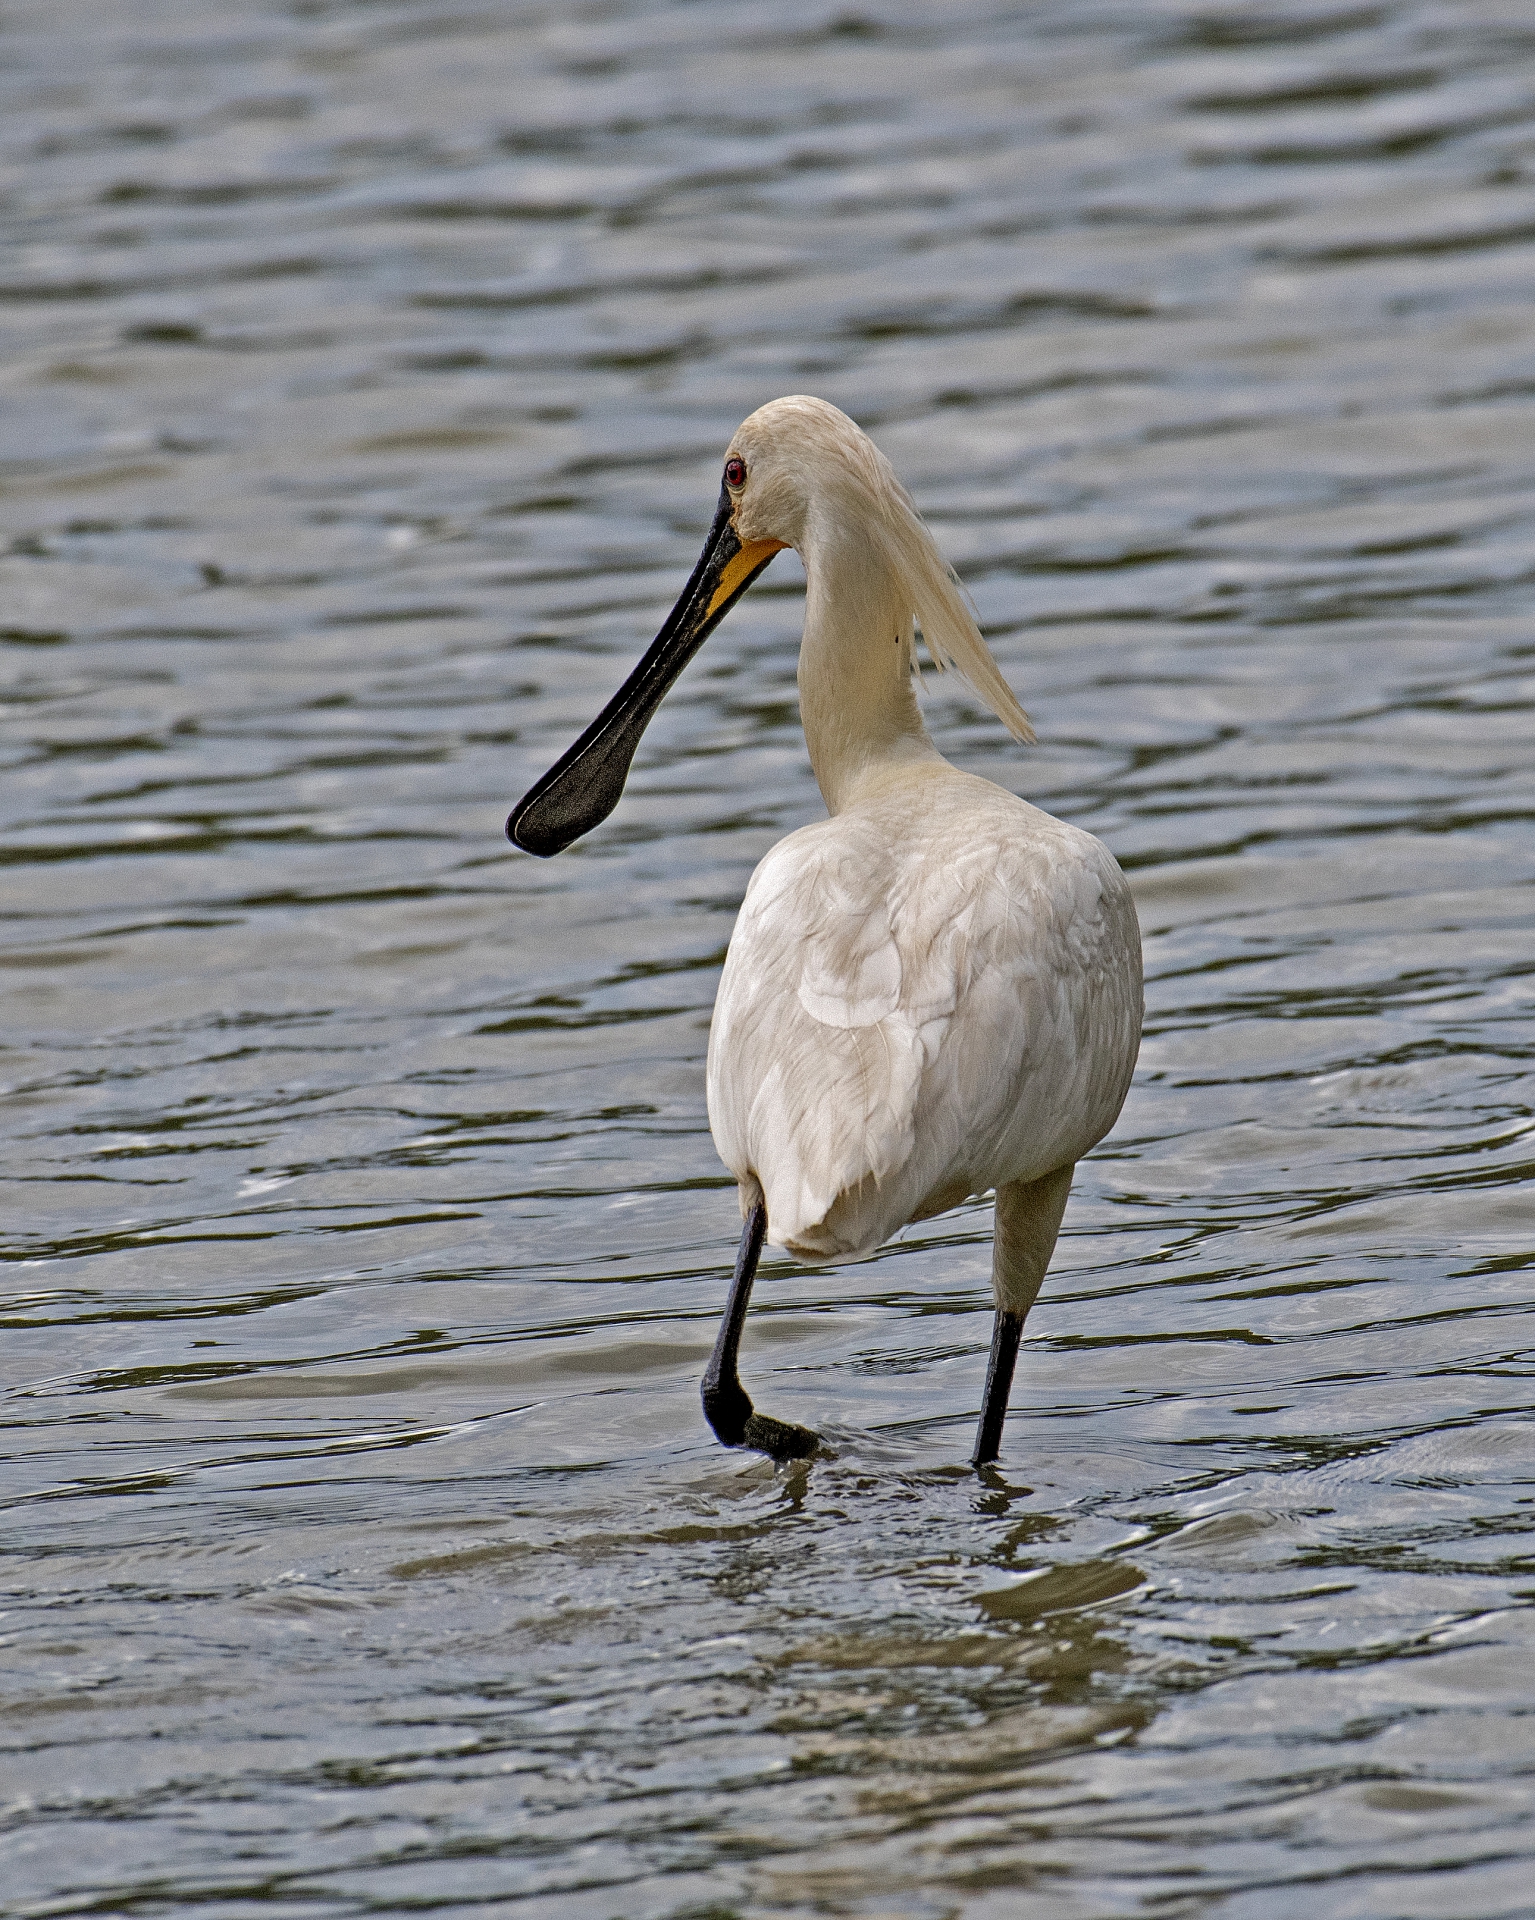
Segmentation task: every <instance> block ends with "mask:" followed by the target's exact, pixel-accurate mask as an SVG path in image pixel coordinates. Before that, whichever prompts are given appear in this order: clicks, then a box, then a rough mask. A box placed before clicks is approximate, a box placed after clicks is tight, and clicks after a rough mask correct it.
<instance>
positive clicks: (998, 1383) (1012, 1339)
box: [970, 1308, 1023, 1467]
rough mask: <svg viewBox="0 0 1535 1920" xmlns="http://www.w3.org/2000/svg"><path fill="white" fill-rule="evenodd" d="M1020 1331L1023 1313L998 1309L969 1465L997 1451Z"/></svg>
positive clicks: (980, 1464) (989, 1458) (983, 1463)
mask: <svg viewBox="0 0 1535 1920" xmlns="http://www.w3.org/2000/svg"><path fill="white" fill-rule="evenodd" d="M1022 1332H1023V1315H1022V1314H1021V1313H1004V1312H1002V1310H1001V1308H998V1310H997V1317H996V1320H995V1321H994V1322H993V1323H992V1329H991V1359H990V1360H989V1361H988V1362H987V1364H986V1398H985V1400H984V1402H983V1403H982V1406H981V1424H980V1426H979V1427H978V1428H977V1429H976V1435H975V1452H974V1453H973V1454H972V1455H971V1457H970V1464H971V1466H973V1467H984V1466H987V1465H989V1464H990V1462H991V1461H993V1460H995V1459H996V1457H997V1454H998V1453H999V1452H1000V1450H1001V1447H1002V1422H1003V1421H1004V1420H1005V1419H1006V1418H1007V1396H1008V1395H1009V1394H1010V1393H1011V1392H1012V1390H1013V1365H1014V1362H1015V1361H1016V1360H1017V1358H1018V1340H1019V1336H1020V1335H1021V1334H1022Z"/></svg>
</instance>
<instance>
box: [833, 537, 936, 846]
mask: <svg viewBox="0 0 1535 1920" xmlns="http://www.w3.org/2000/svg"><path fill="white" fill-rule="evenodd" d="M801 558H802V559H803V560H804V562H805V636H804V639H803V640H802V641H801V642H800V650H799V704H800V719H801V721H802V722H803V724H804V728H805V744H806V745H807V746H808V747H809V749H810V765H811V767H812V768H813V769H814V772H815V777H816V783H817V785H818V786H819V787H820V789H821V794H822V797H823V798H824V799H825V801H826V805H827V809H828V811H829V812H831V813H840V812H841V811H842V809H843V808H844V807H846V806H848V805H849V804H850V803H851V802H852V801H853V799H854V798H855V797H856V795H857V792H858V789H859V787H860V786H861V785H862V784H863V783H864V782H865V781H866V780H867V779H869V778H871V777H876V776H877V775H878V774H879V773H880V772H882V771H883V770H884V769H885V768H886V767H888V766H889V765H890V764H891V763H892V762H895V761H899V760H916V759H920V760H936V759H937V758H938V750H937V748H936V747H935V746H934V745H933V743H932V741H931V739H930V738H929V737H928V731H927V728H926V727H925V726H924V725H923V724H922V715H921V712H920V710H919V709H918V706H917V696H916V690H915V688H914V687H913V685H912V673H911V658H912V656H911V608H910V606H909V605H903V604H902V596H901V594H900V592H899V589H898V587H897V584H896V581H895V579H894V577H893V576H892V575H891V573H890V570H889V567H888V565H887V564H886V563H885V560H884V557H883V555H882V554H881V553H880V552H879V550H878V549H877V547H876V546H875V544H874V543H873V542H872V541H871V540H869V539H868V538H867V537H866V536H864V535H862V534H860V533H858V532H856V531H851V530H849V529H847V528H845V527H837V528H833V529H829V530H827V531H825V532H822V533H820V534H819V535H818V536H817V535H812V536H811V537H808V538H807V539H806V541H805V543H804V545H803V547H802V548H801Z"/></svg>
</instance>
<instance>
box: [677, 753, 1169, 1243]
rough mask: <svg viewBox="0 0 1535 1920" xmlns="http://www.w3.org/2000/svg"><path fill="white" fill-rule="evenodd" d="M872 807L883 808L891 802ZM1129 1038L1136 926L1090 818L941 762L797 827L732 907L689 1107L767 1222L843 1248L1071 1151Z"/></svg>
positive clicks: (1124, 1061)
mask: <svg viewBox="0 0 1535 1920" xmlns="http://www.w3.org/2000/svg"><path fill="white" fill-rule="evenodd" d="M892 816H894V817H892ZM1139 1036H1140V943H1139V935H1138V932H1137V930H1136V927H1135V916H1134V910H1133V908H1132V907H1131V905H1130V901H1129V893H1128V889H1127V888H1126V887H1125V883H1124V879H1123V876H1122V875H1121V874H1120V872H1119V869H1118V868H1117V867H1116V866H1115V865H1114V862H1113V860H1112V859H1111V858H1110V857H1109V855H1108V853H1107V852H1106V850H1105V849H1104V848H1103V847H1102V846H1100V845H1099V843H1098V842H1097V841H1096V840H1094V839H1093V838H1092V837H1091V836H1090V835H1088V834H1084V833H1080V832H1078V831H1077V830H1076V829H1074V828H1071V827H1067V826H1064V825H1062V823H1061V822H1059V821H1056V820H1053V819H1051V818H1050V816H1049V815H1048V814H1044V813H1041V812H1039V811H1038V809H1036V808H1033V807H1030V806H1028V805H1027V804H1026V803H1025V802H1023V801H1020V800H1017V799H1015V798H1014V797H1013V796H1012V795H1011V794H1007V793H1004V792H1003V791H1002V790H1001V789H1000V788H997V787H993V786H991V785H990V784H989V783H987V782H984V781H979V780H973V779H971V778H970V777H968V776H966V775H963V774H958V773H955V772H954V771H953V770H952V769H949V768H944V769H943V770H942V774H941V776H940V775H935V776H934V778H933V779H931V780H923V781H921V782H920V784H919V785H918V786H917V787H916V788H913V786H912V785H910V784H907V785H905V786H903V788H902V789H901V790H900V791H899V792H897V793H896V794H894V795H893V796H891V797H889V798H887V799H885V800H884V801H883V802H876V803H875V804H874V805H872V806H869V807H867V808H858V809H853V810H851V811H849V812H847V813H843V814H840V815H838V816H837V817H836V818H834V819H832V820H827V821H824V822H821V823H818V824H817V825H815V826H813V827H806V828H802V829H801V831H800V832H798V833H795V834H792V835H790V837H789V838H788V839H787V840H785V841H783V842H782V843H781V844H780V845H779V846H777V847H775V848H774V849H773V851H772V852H771V853H769V854H768V856H767V858H766V859H765V860H764V861H763V862H762V864H761V865H760V866H759V867H758V869H757V871H756V873H755V874H754V875H753V877H752V883H751V886H750V887H749V888H748V890H747V894H746V899H745V901H744V902H743V903H742V907H741V913H740V917H739V919H738V920H737V922H736V929H735V934H734V937H733V938H732V940H731V944H730V953H729V956H728V958H727V960H726V963H725V972H724V977H723V978H722V980H721V982H720V990H719V995H718V998H717V1000H716V1003H715V1011H714V1024H713V1028H712V1031H711V1033H710V1039H709V1077H708V1089H709V1119H710V1124H711V1126H712V1128H713V1131H714V1137H715V1142H716V1144H717V1145H718V1147H719V1151H720V1155H721V1157H722V1158H723V1160H724V1161H725V1164H726V1165H727V1166H728V1167H730V1169H731V1170H732V1172H734V1173H735V1174H736V1176H737V1178H738V1179H741V1180H742V1181H743V1182H747V1181H749V1180H750V1179H751V1178H753V1177H755V1179H756V1180H757V1181H759V1182H760V1183H761V1186H762V1189H763V1192H764V1194H765V1196H766V1199H767V1207H768V1234H769V1238H770V1239H772V1240H773V1241H774V1242H775V1243H777V1244H779V1245H783V1246H787V1247H789V1248H790V1250H791V1251H794V1252H798V1253H803V1254H805V1255H807V1256H809V1257H814V1258H819V1259H838V1258H842V1259H848V1258H854V1257H857V1256H858V1255H860V1254H863V1253H866V1252H868V1251H870V1250H871V1249H872V1248H873V1247H875V1246H877V1245H879V1243H880V1242H881V1241H882V1240H884V1239H886V1238H888V1237H889V1235H890V1234H891V1233H893V1232H894V1231H895V1230H896V1229H897V1228H898V1227H900V1226H902V1225H904V1224H905V1222H906V1221H908V1220H910V1219H913V1218H916V1217H918V1216H919V1215H920V1214H922V1213H925V1212H934V1211H937V1210H939V1209H940V1208H941V1207H944V1206H952V1205H954V1204H955V1203H956V1202H957V1201H959V1200H961V1199H963V1198H964V1197H965V1195H966V1194H968V1193H978V1192H984V1191H986V1190H987V1189H988V1188H990V1187H992V1186H995V1185H997V1184H999V1183H1000V1182H1002V1181H1005V1180H1013V1179H1020V1178H1034V1177H1036V1176H1037V1175H1038V1174H1041V1173H1045V1172H1048V1171H1050V1170H1051V1169H1052V1168H1053V1167H1057V1166H1061V1165H1064V1164H1067V1163H1068V1162H1070V1161H1073V1160H1075V1159H1077V1158H1078V1157H1079V1156H1080V1155H1081V1154H1082V1153H1084V1152H1086V1150H1087V1148H1088V1147H1089V1146H1091V1145H1092V1144H1093V1142H1094V1141H1095V1140H1097V1139H1099V1138H1101V1137H1102V1135H1103V1134H1104V1133H1105V1132H1107V1130H1108V1128H1109V1127H1110V1126H1111V1125H1112V1124H1113V1121H1114V1117H1115V1115H1116V1114H1117V1113H1118V1111H1119V1107H1120V1104H1121V1102H1122V1101H1123V1099H1124V1093H1125V1088H1126V1086H1127V1085H1128V1083H1129V1074H1130V1069H1131V1067H1132V1066H1133V1064H1134V1059H1135V1049H1136V1045H1137V1043H1138V1041H1139Z"/></svg>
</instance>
